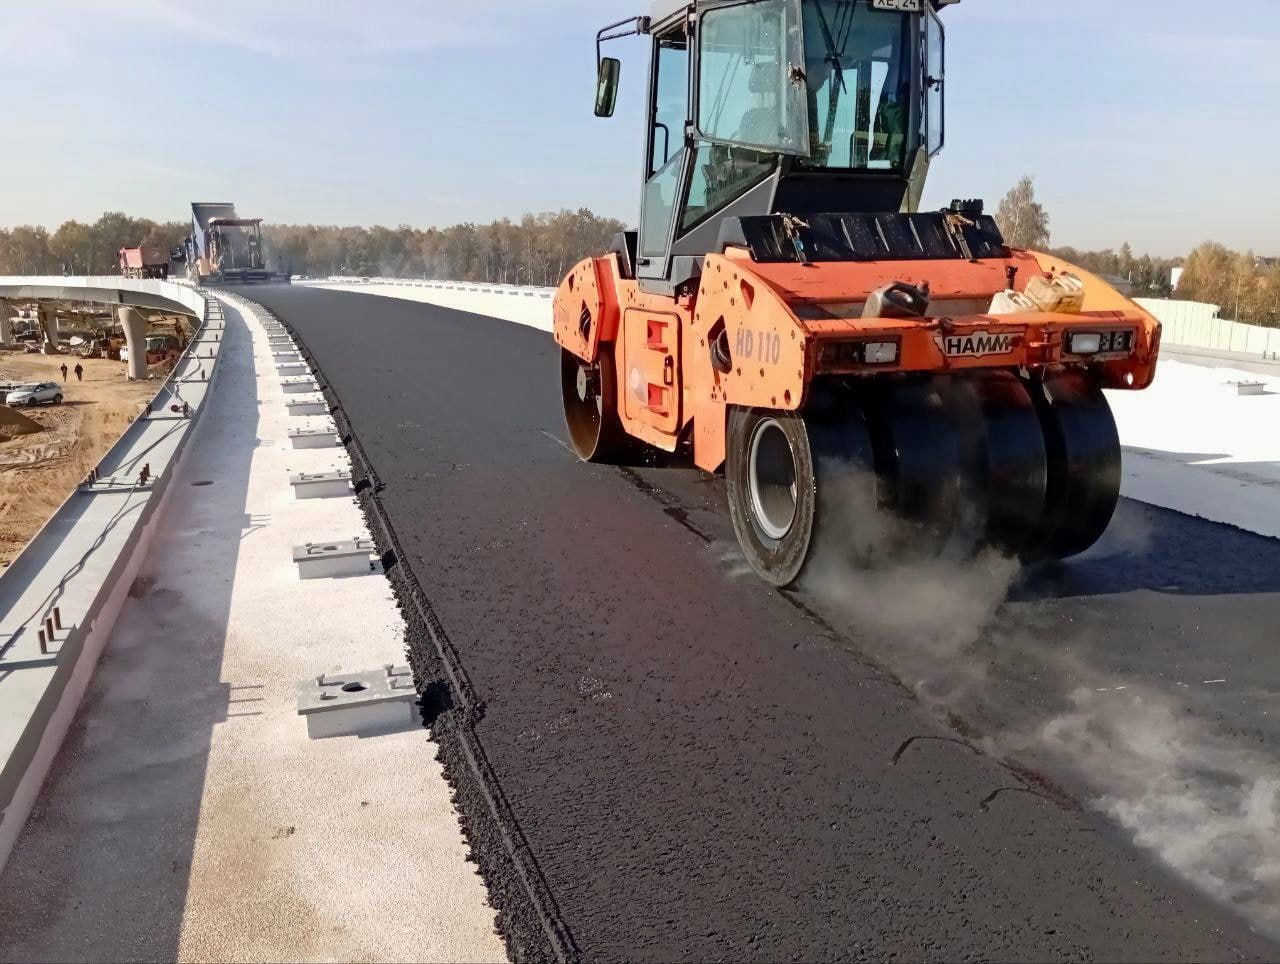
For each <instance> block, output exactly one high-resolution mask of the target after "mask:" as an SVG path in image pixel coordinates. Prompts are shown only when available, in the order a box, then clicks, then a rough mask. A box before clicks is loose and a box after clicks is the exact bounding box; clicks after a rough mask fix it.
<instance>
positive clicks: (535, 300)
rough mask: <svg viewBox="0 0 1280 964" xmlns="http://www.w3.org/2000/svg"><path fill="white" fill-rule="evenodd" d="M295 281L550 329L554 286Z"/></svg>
mask: <svg viewBox="0 0 1280 964" xmlns="http://www.w3.org/2000/svg"><path fill="white" fill-rule="evenodd" d="M297 283H298V284H304V285H311V286H312V287H317V288H330V289H333V290H337V291H353V292H357V293H359V294H367V295H383V296H385V297H390V298H401V299H404V300H405V301H420V302H424V303H426V304H429V305H439V306H440V307H442V308H452V309H454V310H455V311H469V312H471V313H473V314H477V315H487V316H489V317H490V318H500V319H502V320H503V321H512V322H515V323H516V324H519V325H527V326H529V327H530V328H538V329H540V330H542V331H551V330H552V316H551V299H552V296H553V295H554V294H555V291H556V290H555V289H554V288H540V287H534V286H531V285H502V284H471V283H469V282H465V281H407V280H404V279H395V278H329V279H328V280H326V281H300V282H297Z"/></svg>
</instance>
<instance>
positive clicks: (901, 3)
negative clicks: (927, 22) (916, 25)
mask: <svg viewBox="0 0 1280 964" xmlns="http://www.w3.org/2000/svg"><path fill="white" fill-rule="evenodd" d="M871 9H872V10H896V11H897V12H898V13H919V12H920V11H921V10H923V9H924V0H871Z"/></svg>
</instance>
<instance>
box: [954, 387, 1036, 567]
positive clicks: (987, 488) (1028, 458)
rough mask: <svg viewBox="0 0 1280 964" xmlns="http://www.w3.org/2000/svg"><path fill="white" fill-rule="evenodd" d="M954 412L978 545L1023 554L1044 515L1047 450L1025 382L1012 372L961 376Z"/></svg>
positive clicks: (976, 546)
mask: <svg viewBox="0 0 1280 964" xmlns="http://www.w3.org/2000/svg"><path fill="white" fill-rule="evenodd" d="M955 387H956V391H955V392H954V396H955V399H954V401H955V408H954V414H955V416H956V418H957V425H958V426H959V431H960V433H961V446H962V448H963V450H964V451H965V453H966V459H967V460H968V464H967V467H966V480H965V493H964V499H963V502H964V505H965V507H966V509H967V510H968V511H970V512H971V513H972V515H973V517H974V518H976V519H977V520H978V521H979V522H980V525H981V530H980V538H979V540H978V543H977V544H976V545H975V546H974V548H975V549H977V548H983V547H987V546H990V547H994V548H995V549H997V550H999V551H1001V552H1004V553H1007V554H1009V555H1018V554H1020V553H1021V552H1022V551H1023V550H1024V549H1026V548H1027V547H1028V546H1029V545H1030V544H1031V542H1032V541H1033V540H1034V539H1035V538H1036V536H1037V533H1038V531H1039V526H1040V521H1041V519H1043V517H1044V511H1045V495H1046V492H1047V488H1048V478H1049V466H1048V453H1047V452H1046V450H1045V440H1044V430H1043V429H1042V428H1041V425H1040V416H1039V415H1038V413H1037V412H1036V408H1035V403H1034V402H1033V401H1032V400H1031V396H1030V395H1029V394H1028V393H1027V389H1026V386H1024V385H1023V383H1022V382H1021V381H1019V379H1018V378H1017V377H1016V376H1015V375H1013V374H1012V373H1009V372H993V373H991V374H988V375H984V376H982V377H980V378H963V379H957V380H956V385H955Z"/></svg>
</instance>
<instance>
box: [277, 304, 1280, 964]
mask: <svg viewBox="0 0 1280 964" xmlns="http://www.w3.org/2000/svg"><path fill="white" fill-rule="evenodd" d="M253 297H255V298H256V299H259V300H261V301H262V302H264V303H266V304H268V305H270V306H271V307H272V308H273V309H274V310H275V311H276V313H277V314H279V315H280V316H281V317H282V318H284V319H285V320H286V321H287V322H288V323H289V324H290V325H292V326H293V327H294V328H295V329H296V331H297V332H298V333H299V334H300V336H301V339H302V341H303V342H304V343H305V345H306V347H307V349H308V350H309V352H310V353H311V354H312V355H313V356H314V358H315V359H316V361H317V362H318V364H319V369H320V371H321V372H322V373H323V376H324V379H325V380H326V382H327V384H328V385H329V386H330V388H331V389H332V391H333V393H334V395H333V398H334V400H335V401H336V402H337V403H338V404H339V406H340V415H341V417H342V418H343V419H344V420H349V422H350V425H351V427H352V428H353V429H354V432H355V435H356V437H357V438H358V440H359V442H360V444H361V446H362V448H363V450H364V451H365V452H366V453H367V457H368V459H369V461H370V463H371V465H372V467H373V469H374V470H375V471H376V475H377V480H378V483H379V485H380V489H379V491H378V492H377V494H376V499H375V500H373V502H376V504H377V505H378V506H380V507H381V510H382V511H384V512H385V514H386V516H387V518H389V519H390V521H391V524H392V526H393V528H394V533H395V535H396V536H397V541H398V546H397V549H396V554H397V561H398V563H399V565H401V566H404V567H407V569H408V570H409V571H410V572H411V573H412V574H413V576H414V577H415V578H416V580H417V581H418V582H419V583H420V584H421V587H422V589H423V592H424V595H425V600H426V603H427V609H426V618H425V619H424V620H417V619H414V620H412V622H413V623H414V627H413V636H412V638H413V640H414V647H415V649H414V652H415V658H416V663H417V665H418V666H419V667H420V671H422V672H429V671H430V667H431V666H432V664H433V660H435V658H436V657H435V655H434V654H435V653H437V652H439V651H440V650H441V649H443V650H444V651H446V652H449V653H453V654H455V655H456V657H457V660H458V663H459V666H460V667H461V668H462V670H464V671H465V677H464V680H463V682H464V684H465V690H466V693H464V694H461V696H460V697H459V699H461V700H462V702H464V703H465V705H466V706H467V707H469V708H470V709H471V712H469V713H467V714H465V715H464V714H460V713H451V714H449V715H448V718H449V719H450V721H451V723H450V725H449V726H447V727H445V726H440V727H438V729H437V739H439V740H440V741H441V752H442V756H443V758H444V759H445V761H446V767H447V769H446V772H447V774H448V775H449V777H450V779H451V780H452V781H454V783H455V786H456V789H457V793H458V799H459V804H460V806H461V807H462V809H463V811H464V814H465V816H466V819H467V824H468V826H469V827H470V828H471V833H472V839H471V843H472V846H473V848H474V850H475V852H476V854H477V859H478V860H479V862H480V864H481V867H482V868H483V870H484V872H485V875H486V880H487V882H488V884H489V888H490V893H491V897H492V899H493V900H494V901H495V903H497V904H498V906H499V908H500V910H501V911H502V914H501V915H500V918H499V923H500V927H501V928H502V929H503V933H504V936H506V938H507V939H508V942H509V946H523V947H531V946H537V944H538V942H539V941H540V940H544V939H545V937H544V935H545V934H547V933H555V934H561V935H564V936H563V940H562V943H561V945H559V946H560V949H561V950H563V951H564V952H565V954H566V956H578V955H580V956H581V957H583V958H584V959H593V958H627V959H641V960H671V959H687V958H699V959H711V958H729V959H818V958H830V957H847V956H868V957H877V958H879V957H885V956H888V955H890V954H896V955H899V956H902V957H907V958H939V959H957V958H960V957H968V956H973V957H994V958H1000V959H1063V958H1090V957H1092V958H1100V959H1113V960H1114V959H1144V960H1154V959H1170V960H1172V959H1197V958H1213V959H1224V958H1232V959H1234V958H1260V959H1265V958H1272V957H1274V956H1275V955H1276V954H1277V953H1280V948H1278V947H1277V945H1276V944H1275V943H1273V942H1272V940H1271V939H1270V938H1268V937H1266V936H1265V934H1268V933H1269V934H1271V935H1276V934H1278V933H1280V919H1278V918H1277V916H1276V912H1275V908H1276V907H1277V906H1280V893H1277V889H1276V888H1277V885H1276V881H1275V877H1274V875H1273V874H1271V868H1274V866H1276V865H1277V861H1278V860H1280V851H1278V850H1277V846H1278V845H1277V840H1276V837H1275V834H1274V831H1273V829H1272V828H1273V827H1274V814H1275V810H1274V807H1275V803H1276V800H1275V794H1276V790H1277V786H1276V784H1275V781H1274V774H1275V772H1276V771H1277V763H1278V762H1280V761H1278V760H1277V758H1276V755H1275V746H1276V740H1277V738H1280V731H1278V728H1277V722H1276V720H1275V717H1274V713H1273V712H1271V711H1272V709H1273V701H1274V693H1275V692H1276V691H1277V689H1280V653H1277V651H1276V649H1275V647H1274V645H1273V640H1274V633H1273V630H1272V627H1273V625H1274V616H1275V613H1276V611H1277V605H1278V604H1280V543H1277V542H1276V541H1274V540H1270V539H1266V538H1263V537H1261V536H1258V535H1255V534H1251V533H1246V532H1241V531H1239V530H1236V529H1232V528H1230V527H1226V526H1222V525H1219V524H1215V523H1212V522H1208V521H1204V520H1199V519H1195V518H1191V517H1188V516H1185V515H1182V514H1178V513H1174V512H1170V511H1166V510H1162V509H1159V508H1154V507H1150V506H1146V505H1142V504H1140V503H1137V502H1133V501H1127V500H1126V501H1124V502H1123V504H1122V505H1121V508H1120V512H1119V515H1118V517H1117V520H1116V523H1115V525H1114V526H1113V527H1112V530H1111V532H1110V533H1109V534H1108V536H1107V537H1106V539H1104V541H1103V542H1102V543H1101V544H1100V545H1099V546H1098V547H1096V549H1095V550H1094V551H1093V552H1091V553H1090V554H1089V555H1088V556H1086V557H1084V558H1082V559H1080V560H1077V561H1075V562H1073V563H1071V564H1069V565H1067V566H1063V567H1061V568H1059V569H1055V570H1052V571H1049V572H1046V573H1042V574H1039V575H1037V576H1036V577H1034V578H1029V579H1028V578H1024V577H1020V576H1019V575H1018V573H1017V572H1016V571H1015V570H1014V569H1013V568H1012V567H1010V566H1008V565H1006V564H1002V563H1000V562H999V561H998V560H983V561H982V562H981V563H979V564H973V565H968V566H964V567H950V568H948V567H926V568H923V569H911V570H902V571H897V572H891V573H888V574H884V575H882V576H876V577H866V576H859V575H858V574H854V573H849V574H841V575H840V576H838V577H836V578H833V579H832V580H831V582H830V584H829V585H825V586H817V587H815V588H813V589H811V590H809V591H806V592H803V593H787V594H780V593H773V592H768V591H766V590H765V589H764V587H762V586H761V585H760V583H759V582H758V581H757V580H755V579H754V578H752V577H751V576H750V575H749V574H748V573H747V570H746V566H745V565H744V564H743V563H741V562H740V561H739V559H738V554H737V551H736V548H735V546H734V542H733V537H732V533H731V532H730V530H729V526H728V524H727V519H726V513H725V511H724V505H723V503H724V494H723V488H722V485H721V483H720V482H718V481H717V480H714V479H709V478H707V477H705V476H703V475H701V474H700V473H697V472H693V471H689V470H686V469H681V468H663V467H637V468H627V469H612V468H604V467H598V466H587V465H582V464H580V463H578V461H577V460H576V458H574V457H573V456H572V455H571V454H570V453H569V452H568V450H567V446H566V445H565V444H564V441H563V438H564V435H563V428H562V424H561V413H560V406H559V399H558V393H557V389H556V378H555V375H556V350H555V346H554V344H553V343H552V341H551V340H550V339H549V338H547V336H546V335H545V333H542V332H539V331H537V330H535V329H533V328H530V327H527V326H516V325H511V324H509V323H506V322H502V321H497V320H494V319H491V318H486V317H483V316H480V315H475V314H464V313H460V312H457V311H453V310H448V309H445V308H441V307H438V306H433V305H430V304H425V303H414V302H410V301H404V300H399V299H388V298H378V297H366V296H362V295H359V294H351V293H341V294H338V293H333V292H327V291H322V290H314V289H307V288H302V287H295V288H293V289H291V290H285V289H278V288H276V289H262V290H259V291H255V292H254V293H253ZM370 504H372V503H370ZM441 678H442V679H443V676H442V677H441ZM460 731H463V732H467V733H470V734H471V735H472V736H473V737H474V738H475V740H476V741H477V743H478V745H479V746H480V747H481V748H482V749H483V753H484V754H485V759H486V760H487V761H488V765H489V766H490V767H491V768H492V772H493V773H494V774H495V775H496V779H497V782H498V784H499V786H500V789H501V792H502V794H503V797H504V799H505V801H506V803H507V804H508V806H509V810H507V811H505V816H506V819H508V820H509V825H507V826H506V827H505V831H506V835H507V837H508V839H509V840H510V839H514V840H517V841H523V846H524V847H525V848H526V849H525V851H524V852H525V853H526V854H527V855H528V856H529V857H530V858H531V859H532V860H533V861H534V862H535V867H536V877H537V881H535V883H536V882H538V881H540V882H541V883H542V884H544V885H545V895H546V896H547V897H548V899H546V900H544V901H543V902H542V904H541V906H540V908H539V910H538V913H534V910H533V909H532V908H531V905H530V904H529V902H528V901H527V900H525V898H524V897H523V896H521V895H523V894H526V893H527V892H528V888H526V887H525V881H524V880H523V878H522V875H521V874H518V873H516V872H514V871H513V870H512V869H511V867H510V865H509V864H508V863H507V862H505V852H506V851H505V848H504V846H503V845H502V842H501V841H502V837H503V834H502V833H498V832H494V831H493V830H492V829H491V827H492V823H493V817H492V813H493V812H494V811H493V810H492V808H491V807H489V806H488V805H487V803H486V801H485V800H484V799H483V794H482V793H480V792H479V791H478V790H477V788H476V786H475V785H474V781H473V779H472V777H471V775H470V771H469V770H468V768H467V767H466V766H465V765H464V764H463V761H462V760H461V757H460V754H459V751H458V749H457V747H458V742H459V737H458V733H459V732H460ZM1244 734H1247V736H1245V735H1244ZM1269 815H1270V816H1269ZM500 817H501V813H500ZM1134 843H1136V844H1137V847H1134V846H1132V844H1134ZM538 889H539V888H537V887H535V888H534V890H535V891H537V890H538ZM539 914H541V915H542V916H539ZM547 915H549V916H550V917H551V918H552V920H551V921H550V923H548V921H547ZM539 925H542V926H539ZM553 949H554V948H553Z"/></svg>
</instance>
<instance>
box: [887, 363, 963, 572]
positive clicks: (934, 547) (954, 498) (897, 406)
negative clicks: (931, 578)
mask: <svg viewBox="0 0 1280 964" xmlns="http://www.w3.org/2000/svg"><path fill="white" fill-rule="evenodd" d="M956 394H957V390H956V388H955V386H954V385H953V384H952V383H951V381H950V380H949V379H945V378H930V379H925V380H919V381H908V382H900V383H894V384H887V385H884V386H881V389H880V391H879V392H878V393H877V396H876V401H875V405H874V407H873V410H872V416H871V417H872V430H873V435H874V439H875V446H876V466H877V468H878V470H879V473H880V476H881V477H882V478H883V479H884V480H885V482H886V499H885V505H886V508H887V509H888V511H889V513H890V515H891V516H892V518H893V522H892V523H890V525H891V528H892V543H893V546H892V552H893V555H894V558H895V559H897V560H899V561H904V562H905V561H913V560H916V559H921V558H926V559H927V558H933V557H936V556H938V555H940V554H942V553H943V552H944V551H947V552H948V554H949V555H952V554H954V555H962V556H963V555H970V554H972V551H973V548H974V544H975V543H976V542H977V541H978V540H979V539H980V538H981V531H980V530H981V526H980V523H979V521H978V519H977V517H976V516H975V511H976V510H972V509H968V508H967V507H966V504H965V501H964V498H965V492H966V479H965V453H964V447H963V446H962V444H961V438H960V433H959V432H958V431H957V429H956V423H955V421H953V420H954V419H955V407H956V401H955V396H956ZM983 512H985V509H983ZM948 550H949V551H948Z"/></svg>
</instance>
